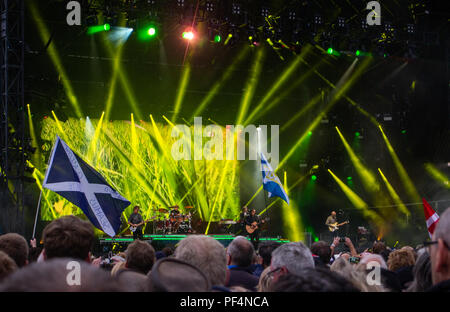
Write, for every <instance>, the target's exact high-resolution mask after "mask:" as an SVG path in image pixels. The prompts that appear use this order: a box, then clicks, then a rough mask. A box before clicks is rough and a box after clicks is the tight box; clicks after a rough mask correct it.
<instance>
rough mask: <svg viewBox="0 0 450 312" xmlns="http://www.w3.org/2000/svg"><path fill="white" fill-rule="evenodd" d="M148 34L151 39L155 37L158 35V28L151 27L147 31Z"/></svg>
mask: <svg viewBox="0 0 450 312" xmlns="http://www.w3.org/2000/svg"><path fill="white" fill-rule="evenodd" d="M147 34H148V35H149V36H150V37H153V36H154V35H156V28H155V27H153V26H151V27H150V28H149V29H148V30H147Z"/></svg>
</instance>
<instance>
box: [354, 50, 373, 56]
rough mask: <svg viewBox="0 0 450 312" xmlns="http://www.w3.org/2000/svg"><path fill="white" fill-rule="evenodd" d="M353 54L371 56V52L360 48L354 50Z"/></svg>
mask: <svg viewBox="0 0 450 312" xmlns="http://www.w3.org/2000/svg"><path fill="white" fill-rule="evenodd" d="M355 55H356V56H372V53H370V52H364V51H361V50H356V52H355Z"/></svg>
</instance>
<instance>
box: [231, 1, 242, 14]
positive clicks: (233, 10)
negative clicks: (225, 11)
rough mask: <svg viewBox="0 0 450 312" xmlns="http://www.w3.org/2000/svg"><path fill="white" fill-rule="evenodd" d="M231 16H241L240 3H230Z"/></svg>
mask: <svg viewBox="0 0 450 312" xmlns="http://www.w3.org/2000/svg"><path fill="white" fill-rule="evenodd" d="M231 14H233V15H241V4H240V3H232V4H231Z"/></svg>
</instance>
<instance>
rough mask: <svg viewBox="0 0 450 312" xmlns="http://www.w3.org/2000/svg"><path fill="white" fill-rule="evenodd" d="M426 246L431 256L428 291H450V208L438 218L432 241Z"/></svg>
mask: <svg viewBox="0 0 450 312" xmlns="http://www.w3.org/2000/svg"><path fill="white" fill-rule="evenodd" d="M426 246H427V248H428V253H429V254H430V258H431V277H432V280H433V287H431V288H430V291H439V292H442V291H446V292H447V291H450V247H449V246H450V208H447V209H446V210H445V211H444V213H443V214H442V215H441V217H440V218H439V221H438V223H437V225H436V228H435V230H434V233H433V238H432V241H431V242H429V243H427V244H426Z"/></svg>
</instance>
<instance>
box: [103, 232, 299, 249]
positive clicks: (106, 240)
mask: <svg viewBox="0 0 450 312" xmlns="http://www.w3.org/2000/svg"><path fill="white" fill-rule="evenodd" d="M186 236H188V235H186V234H172V235H161V234H149V235H143V237H144V240H145V241H148V242H150V243H151V244H152V245H154V247H155V248H156V247H160V246H164V245H176V244H177V243H178V242H179V241H180V240H182V239H183V238H185V237H186ZM207 236H209V237H212V238H214V239H215V240H217V241H219V242H220V243H221V244H222V245H224V246H225V247H226V246H228V244H229V243H230V242H231V241H232V240H233V239H234V238H235V237H236V236H235V235H223V234H217V235H215V234H211V235H207ZM247 239H249V238H247ZM259 241H260V242H261V243H262V242H267V241H273V242H278V243H281V244H284V243H289V242H290V241H289V240H287V239H284V238H278V237H260V239H259ZM131 242H133V237H132V236H122V237H114V238H110V237H102V238H100V244H102V245H106V244H108V245H109V244H125V245H126V244H129V243H131Z"/></svg>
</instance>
